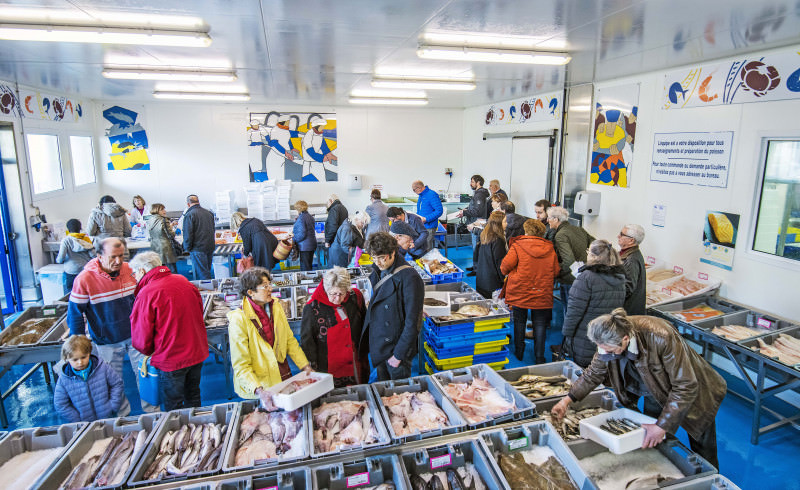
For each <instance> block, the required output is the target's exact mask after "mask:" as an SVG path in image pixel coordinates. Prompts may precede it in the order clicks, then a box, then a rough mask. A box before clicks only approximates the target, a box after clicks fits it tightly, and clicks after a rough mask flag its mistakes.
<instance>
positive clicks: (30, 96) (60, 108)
mask: <svg viewBox="0 0 800 490" xmlns="http://www.w3.org/2000/svg"><path fill="white" fill-rule="evenodd" d="M19 100H20V105H21V106H22V109H23V110H22V114H23V116H24V117H30V118H33V119H44V120H45V121H63V122H78V121H80V120H81V118H82V117H83V105H82V102H81V101H80V100H78V99H74V98H71V97H65V96H62V95H54V94H48V93H44V92H39V91H36V90H26V89H21V90H20V91H19Z"/></svg>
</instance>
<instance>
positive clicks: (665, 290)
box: [661, 288, 672, 296]
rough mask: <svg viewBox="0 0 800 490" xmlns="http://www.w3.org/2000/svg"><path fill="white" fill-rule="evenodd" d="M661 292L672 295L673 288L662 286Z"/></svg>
mask: <svg viewBox="0 0 800 490" xmlns="http://www.w3.org/2000/svg"><path fill="white" fill-rule="evenodd" d="M661 292H662V293H665V294H666V295H667V296H672V290H671V289H670V288H661Z"/></svg>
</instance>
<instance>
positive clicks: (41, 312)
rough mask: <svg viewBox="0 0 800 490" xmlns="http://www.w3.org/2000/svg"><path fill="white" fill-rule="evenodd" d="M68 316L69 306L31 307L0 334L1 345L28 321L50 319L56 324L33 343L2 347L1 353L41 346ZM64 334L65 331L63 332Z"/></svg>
mask: <svg viewBox="0 0 800 490" xmlns="http://www.w3.org/2000/svg"><path fill="white" fill-rule="evenodd" d="M66 316H67V305H48V306H31V307H30V308H26V309H25V311H23V312H22V313H21V314H20V315H19V316H18V317H17V318H16V319H15V320H14V321H13V322H11V323H10V324H9V325H8V326H7V327H5V329H3V331H2V332H0V343H2V342H5V341H6V340H7V339H9V335H10V334H11V332H12V331H13V329H16V327H17V326H18V325H22V324H23V323H25V322H27V321H28V320H38V319H43V318H50V319H53V320H55V322H54V323H53V324H52V325H51V326H50V328H48V329H47V330H45V331H44V332H42V335H41V336H40V337H39V338H38V339H36V340H35V341H33V342H30V343H25V344H16V345H2V346H0V351H6V350H9V349H15V348H17V347H20V346H31V345H39V344H40V343H41V342H42V341H43V339H45V338H48V337H49V335H48V334H49V333H50V332H52V331H53V329H55V328H56V327H58V326H59V324H62V323H63V322H64V318H66ZM62 332H63V330H62Z"/></svg>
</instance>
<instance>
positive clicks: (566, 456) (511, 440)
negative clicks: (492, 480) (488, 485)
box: [481, 420, 594, 490]
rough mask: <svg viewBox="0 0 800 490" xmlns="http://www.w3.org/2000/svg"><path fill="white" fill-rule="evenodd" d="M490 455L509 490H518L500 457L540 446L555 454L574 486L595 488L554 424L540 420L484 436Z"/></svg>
mask: <svg viewBox="0 0 800 490" xmlns="http://www.w3.org/2000/svg"><path fill="white" fill-rule="evenodd" d="M481 437H482V438H483V442H484V444H486V448H487V450H488V454H489V455H491V456H492V460H493V462H494V463H495V466H496V471H497V475H498V476H499V477H500V480H501V482H502V483H503V487H502V488H504V489H505V490H515V489H514V487H512V486H511V484H510V483H509V482H508V480H507V479H506V477H505V474H504V473H503V471H502V470H501V469H500V464H499V462H498V461H497V456H498V455H500V454H502V455H507V454H509V453H513V452H516V451H527V450H530V449H533V448H534V447H536V446H545V447H549V448H550V449H552V450H553V452H554V453H555V455H556V458H557V459H558V461H559V462H560V463H561V465H562V466H564V468H565V469H566V470H567V473H569V476H570V477H571V478H572V481H573V483H575V485H576V486H577V487H578V488H580V489H586V490H588V489H591V488H594V485H593V484H592V482H591V480H590V479H589V477H588V475H587V474H586V472H585V471H584V470H583V468H581V466H580V464H579V463H578V459H577V458H576V457H575V455H574V454H572V451H570V450H569V448H568V447H567V445H566V443H564V441H563V440H562V439H561V437H559V435H558V432H556V430H555V429H554V428H553V426H552V425H550V422H547V421H544V420H540V421H537V422H532V423H529V424H525V425H521V426H519V427H511V428H508V429H497V430H492V431H488V432H483V433H482V434H481Z"/></svg>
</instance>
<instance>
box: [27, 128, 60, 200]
mask: <svg viewBox="0 0 800 490" xmlns="http://www.w3.org/2000/svg"><path fill="white" fill-rule="evenodd" d="M29 136H54V137H55V138H56V147H57V148H58V166H59V170H60V171H61V188H60V189H54V190H51V191H45V192H38V193H37V192H36V188H35V187H34V183H33V160H32V159H31V145H30V141H29V140H28V137H29ZM24 139H25V156H26V158H27V160H28V161H27V164H28V183H29V185H30V191H31V198H32V199H33V200H37V199H46V198H49V197H55V196H60V195H63V194H65V193H66V192H67V176H66V175H65V174H66V172H65V170H66V169H65V168H64V148H63V147H62V145H61V137H60V135H59V134H58V131H52V130H48V129H45V128H41V129H34V130H32V131H26V132H25V135H24Z"/></svg>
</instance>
